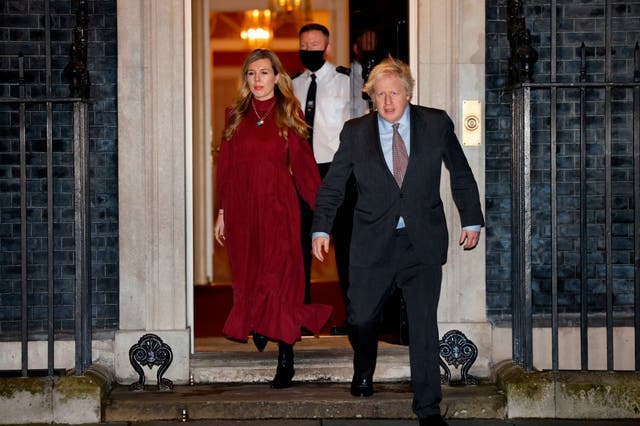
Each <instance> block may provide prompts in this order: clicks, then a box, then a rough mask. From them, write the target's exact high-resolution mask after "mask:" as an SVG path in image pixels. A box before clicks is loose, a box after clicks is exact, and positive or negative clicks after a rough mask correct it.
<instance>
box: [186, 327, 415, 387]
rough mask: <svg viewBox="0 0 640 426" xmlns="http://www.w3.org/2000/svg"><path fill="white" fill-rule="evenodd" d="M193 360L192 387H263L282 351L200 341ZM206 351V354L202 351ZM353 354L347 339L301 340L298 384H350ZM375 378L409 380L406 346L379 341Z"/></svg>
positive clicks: (296, 348) (273, 346)
mask: <svg viewBox="0 0 640 426" xmlns="http://www.w3.org/2000/svg"><path fill="white" fill-rule="evenodd" d="M196 348H197V349H200V351H199V352H196V353H195V354H194V355H192V356H191V362H190V374H191V378H192V381H193V383H195V384H208V383H265V382H269V381H271V379H273V376H274V374H275V369H276V364H277V356H278V348H277V344H275V343H273V342H269V344H268V345H267V347H266V348H265V350H264V351H263V352H258V351H257V349H255V347H254V346H253V343H252V342H251V341H249V342H248V343H246V344H242V343H234V342H231V343H227V342H224V341H222V340H209V343H208V344H207V343H203V342H200V344H199V345H197V346H196ZM203 349H205V350H208V351H203ZM352 358H353V352H352V350H351V347H350V346H349V342H348V340H347V338H346V337H344V336H339V337H325V336H323V337H321V338H313V337H310V338H303V339H302V341H301V342H298V343H297V344H296V345H295V346H294V366H295V371H296V375H295V380H298V381H303V382H320V383H322V382H332V383H343V382H350V381H351V377H352V375H353V362H352ZM375 379H376V381H379V382H402V381H408V380H409V379H410V370H409V351H408V348H407V347H405V346H398V345H390V344H386V343H384V342H381V343H380V347H379V348H378V362H377V365H376V373H375Z"/></svg>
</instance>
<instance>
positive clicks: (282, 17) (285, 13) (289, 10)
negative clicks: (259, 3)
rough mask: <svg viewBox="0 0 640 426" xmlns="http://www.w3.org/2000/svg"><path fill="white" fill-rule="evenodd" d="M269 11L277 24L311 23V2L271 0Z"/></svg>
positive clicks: (302, 0) (304, 0) (308, 0)
mask: <svg viewBox="0 0 640 426" xmlns="http://www.w3.org/2000/svg"><path fill="white" fill-rule="evenodd" d="M269 10H270V11H271V13H272V14H273V15H274V19H275V20H276V22H277V23H279V24H283V23H285V22H289V23H305V22H311V19H312V14H311V12H312V8H311V0H269Z"/></svg>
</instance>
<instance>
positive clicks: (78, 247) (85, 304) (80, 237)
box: [0, 0, 91, 376]
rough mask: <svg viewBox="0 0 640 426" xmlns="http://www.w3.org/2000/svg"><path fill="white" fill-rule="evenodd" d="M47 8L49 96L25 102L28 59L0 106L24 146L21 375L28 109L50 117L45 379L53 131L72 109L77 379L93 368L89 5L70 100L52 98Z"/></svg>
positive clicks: (25, 360)
mask: <svg viewBox="0 0 640 426" xmlns="http://www.w3.org/2000/svg"><path fill="white" fill-rule="evenodd" d="M50 3H51V2H50V0H45V2H44V10H45V16H44V23H45V32H44V37H45V39H44V45H45V63H46V65H45V66H46V71H45V76H46V77H45V79H46V83H45V92H46V93H45V96H44V97H39V98H27V97H26V96H25V72H24V58H23V57H22V55H20V57H19V59H18V64H19V72H18V76H19V82H18V84H19V96H18V97H8V98H0V104H4V105H8V106H9V107H12V106H17V108H18V120H19V123H18V125H19V145H20V154H19V161H20V179H19V180H20V257H21V260H20V262H21V263H20V270H21V273H20V283H21V284H20V293H21V304H20V322H21V330H20V336H21V374H22V376H28V375H30V374H31V373H32V371H33V370H32V369H31V368H30V364H29V343H30V337H29V336H30V330H29V325H28V324H29V315H28V308H29V306H28V297H27V296H28V281H29V276H28V265H27V259H28V255H29V252H28V245H27V241H28V231H27V230H28V226H29V221H28V214H27V211H28V210H27V209H28V206H27V195H28V188H27V130H28V127H27V118H26V117H27V113H28V108H43V109H44V110H45V111H46V193H47V209H46V212H47V214H46V216H47V302H46V304H47V333H46V334H47V374H48V375H53V374H54V345H55V335H54V307H55V303H54V195H53V194H54V174H53V129H54V126H55V124H56V123H54V106H58V105H71V106H72V108H73V175H74V176H73V181H74V200H73V201H74V215H73V216H74V230H73V233H74V243H75V249H74V265H75V301H74V320H75V333H74V339H75V374H83V373H84V372H85V370H86V369H87V368H88V367H89V365H90V364H91V297H90V285H89V283H90V278H89V275H90V265H91V256H90V210H89V209H90V202H89V138H88V131H87V124H88V102H89V73H88V71H87V67H86V63H87V60H86V59H87V29H88V17H87V1H86V0H79V1H77V14H76V20H77V21H76V27H75V29H74V42H73V44H72V46H71V52H72V53H71V61H70V62H69V64H68V65H67V66H66V68H65V69H64V73H63V74H64V76H65V77H66V78H67V79H69V80H70V95H69V97H52V91H51V75H52V71H51V57H52V55H51V4H50Z"/></svg>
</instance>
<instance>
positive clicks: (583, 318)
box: [509, 0, 640, 371]
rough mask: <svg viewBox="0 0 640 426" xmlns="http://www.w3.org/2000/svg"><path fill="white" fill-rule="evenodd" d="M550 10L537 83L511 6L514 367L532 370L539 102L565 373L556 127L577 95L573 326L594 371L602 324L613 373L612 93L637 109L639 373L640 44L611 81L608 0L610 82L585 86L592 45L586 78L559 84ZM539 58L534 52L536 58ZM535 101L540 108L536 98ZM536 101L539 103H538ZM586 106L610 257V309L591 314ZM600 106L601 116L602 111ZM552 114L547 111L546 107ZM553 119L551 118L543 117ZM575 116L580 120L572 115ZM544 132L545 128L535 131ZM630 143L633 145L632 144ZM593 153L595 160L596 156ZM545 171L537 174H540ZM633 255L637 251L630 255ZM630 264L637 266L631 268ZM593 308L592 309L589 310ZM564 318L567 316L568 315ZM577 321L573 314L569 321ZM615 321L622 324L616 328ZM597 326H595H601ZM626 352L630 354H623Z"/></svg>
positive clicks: (553, 9)
mask: <svg viewBox="0 0 640 426" xmlns="http://www.w3.org/2000/svg"><path fill="white" fill-rule="evenodd" d="M550 3H551V5H550V43H551V46H550V69H549V73H550V81H549V82H547V83H534V82H532V80H531V75H532V74H531V70H532V66H533V63H535V61H536V59H537V54H535V51H534V50H533V48H532V47H531V45H530V41H531V40H530V37H529V36H528V35H529V34H528V32H527V31H526V28H524V17H523V14H522V11H523V7H522V1H519V0H509V8H510V16H509V21H510V22H509V27H510V31H509V36H510V37H509V38H510V42H511V43H512V45H511V51H512V57H511V60H510V62H509V64H510V76H511V82H512V84H513V87H512V103H511V105H512V200H511V201H512V290H513V316H512V320H513V358H514V361H515V362H516V363H518V364H519V365H520V366H522V367H523V368H524V369H526V370H528V371H530V370H532V369H533V328H534V309H533V303H532V297H533V291H532V282H533V281H534V277H533V276H532V268H533V265H532V226H533V222H534V221H540V220H541V219H540V218H536V217H533V215H532V212H533V207H532V193H531V192H532V157H533V154H532V144H533V143H534V139H535V138H534V135H532V127H533V126H532V121H533V120H536V116H535V113H534V112H532V108H534V107H538V108H539V102H540V99H543V100H544V101H545V102H546V100H547V98H548V104H547V105H546V106H545V108H546V107H548V123H549V128H548V138H549V146H548V150H549V151H548V152H549V153H550V163H549V167H548V172H549V176H548V177H547V178H548V180H546V181H545V182H548V185H549V200H548V201H549V204H550V206H549V210H550V214H549V218H550V223H548V224H547V225H548V226H549V230H550V231H549V233H550V238H549V240H550V259H549V262H550V265H549V269H550V293H551V296H550V307H549V310H550V312H549V316H550V318H548V319H549V320H550V321H546V322H545V323H547V324H548V323H550V325H551V351H552V356H551V360H552V369H553V370H558V369H559V362H558V360H559V344H558V329H559V326H560V318H561V316H560V315H559V309H558V300H559V288H558V276H559V272H558V270H559V266H558V254H559V250H558V243H559V232H558V230H559V225H558V217H559V216H558V214H559V208H558V199H559V198H558V179H557V177H558V172H559V166H558V131H559V129H558V123H559V119H560V118H561V114H562V113H563V111H561V110H559V108H558V99H559V96H563V99H565V98H566V97H567V96H570V94H575V93H576V91H578V92H579V97H578V98H577V100H576V104H578V105H579V111H578V112H577V113H574V112H573V111H570V114H574V115H576V114H579V117H577V119H578V123H579V124H578V125H579V136H578V138H579V146H580V148H579V157H580V161H579V166H578V167H579V186H578V188H579V190H578V192H579V195H578V197H579V203H578V209H579V221H580V223H579V237H578V241H579V261H578V264H577V265H575V266H576V270H577V271H579V272H578V273H577V275H576V276H577V277H578V279H579V281H580V286H579V298H580V306H579V309H577V310H576V311H577V312H576V314H575V315H574V316H573V317H572V318H573V320H572V324H575V323H576V321H577V322H579V326H580V364H581V369H582V370H589V341H588V339H589V333H588V331H589V327H590V326H594V325H597V326H604V327H605V329H606V368H607V370H614V326H617V325H620V324H621V323H623V322H624V321H621V320H619V319H618V318H614V295H615V294H614V277H613V252H614V248H613V246H612V234H613V226H614V221H613V218H612V211H613V209H612V200H613V193H614V189H615V185H616V182H615V181H614V177H613V170H614V167H613V165H612V154H613V137H612V134H613V131H614V128H613V112H612V110H613V105H614V100H615V99H614V95H613V93H614V91H615V93H616V99H617V100H620V99H628V100H629V103H631V104H632V111H631V113H630V114H631V117H632V118H631V120H632V123H633V124H632V127H633V129H632V131H631V132H630V134H631V135H632V136H631V138H632V141H630V142H631V145H632V147H633V148H632V149H633V160H632V161H633V164H632V166H631V167H632V169H633V173H632V176H633V177H632V187H633V188H632V203H630V204H631V205H632V206H633V207H631V208H632V209H633V215H632V216H633V219H632V221H633V223H632V225H633V231H632V232H631V234H632V235H633V237H632V238H633V240H634V241H633V249H632V250H633V252H632V255H630V256H629V258H631V259H633V260H632V268H633V291H634V298H633V303H634V306H633V308H632V309H631V311H632V312H631V315H629V316H632V320H631V319H629V320H628V321H627V322H628V323H629V322H632V324H633V327H634V328H635V348H634V350H635V352H634V353H635V370H636V371H640V236H639V234H640V47H639V46H638V43H636V44H635V49H633V52H634V55H633V58H632V60H633V62H634V75H633V77H632V78H631V79H630V81H627V82H614V81H613V78H612V76H613V66H612V6H611V1H610V0H606V1H605V5H604V14H605V16H604V20H605V33H606V34H605V46H604V48H605V52H606V54H605V60H604V81H603V82H589V81H587V59H586V58H587V55H586V46H585V44H584V43H583V44H582V46H581V47H580V63H581V66H580V75H579V76H578V78H577V79H576V80H577V81H575V82H558V73H557V70H556V64H557V56H556V55H557V53H556V52H557V50H558V49H557V42H556V40H557V30H556V28H557V27H558V22H557V4H556V0H552V1H551V2H550ZM532 52H533V53H532ZM594 93H595V94H596V96H593V98H594V99H591V100H589V99H588V95H589V94H594ZM534 96H537V102H533V101H532V98H533V97H534ZM532 102H533V103H532ZM588 102H590V103H591V105H592V110H593V111H595V112H592V114H601V115H602V116H603V120H604V128H603V133H604V142H603V146H604V148H603V153H602V155H601V157H600V158H599V161H600V162H601V164H602V167H603V169H604V172H603V182H604V183H603V185H604V221H603V222H604V226H603V232H602V239H603V240H604V244H603V247H598V249H602V250H603V251H604V262H603V266H604V270H605V273H604V277H603V280H604V297H603V304H604V307H603V308H602V309H600V312H590V306H589V296H590V295H592V292H593V290H592V289H590V288H589V286H588V275H589V262H588V257H589V255H590V252H589V226H588V225H590V223H593V222H589V218H588V217H587V211H588V208H589V207H591V206H589V196H590V195H591V194H589V192H588V191H589V189H588V188H589V187H588V163H587V162H588V156H589V154H588V152H587V144H588V143H589V142H591V143H594V141H593V140H589V138H590V137H591V139H593V135H591V136H589V134H588V132H587V122H588V121H589V119H590V118H592V117H590V115H589V114H588ZM594 102H598V103H599V106H598V107H595V108H593V103H594ZM598 108H601V111H602V112H601V113H600V111H599V110H598ZM545 111H546V109H545ZM546 118H547V116H545V119H546ZM574 118H576V117H574ZM537 130H539V129H537ZM627 142H629V141H627ZM591 155H593V154H591ZM538 171H539V170H536V172H538ZM628 251H629V252H631V250H628ZM630 263H631V262H630ZM591 310H593V309H591ZM564 313H566V312H564ZM569 316H571V315H569ZM614 319H615V320H616V321H615V323H614ZM596 323H597V324H596ZM621 350H626V348H621Z"/></svg>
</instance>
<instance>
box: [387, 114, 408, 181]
mask: <svg viewBox="0 0 640 426" xmlns="http://www.w3.org/2000/svg"><path fill="white" fill-rule="evenodd" d="M398 126H400V123H395V124H394V125H393V126H392V127H393V142H392V143H391V155H392V157H393V177H394V178H396V182H397V183H398V187H402V179H404V174H405V172H406V171H407V164H408V162H409V156H408V155H407V148H406V147H405V146H404V141H403V140H402V136H400V133H398Z"/></svg>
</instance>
